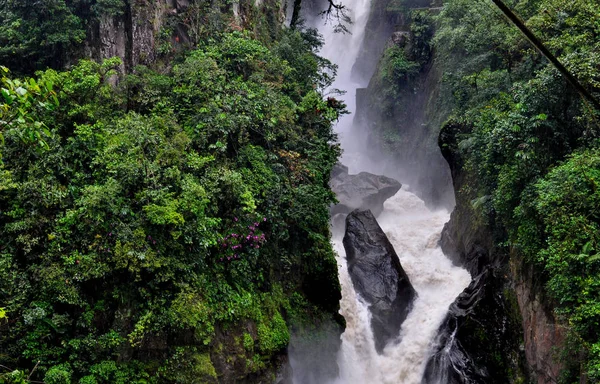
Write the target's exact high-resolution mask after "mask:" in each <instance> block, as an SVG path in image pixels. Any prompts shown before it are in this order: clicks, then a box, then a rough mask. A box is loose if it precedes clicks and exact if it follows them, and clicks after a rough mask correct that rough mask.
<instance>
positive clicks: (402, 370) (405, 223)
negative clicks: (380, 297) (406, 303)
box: [334, 190, 471, 384]
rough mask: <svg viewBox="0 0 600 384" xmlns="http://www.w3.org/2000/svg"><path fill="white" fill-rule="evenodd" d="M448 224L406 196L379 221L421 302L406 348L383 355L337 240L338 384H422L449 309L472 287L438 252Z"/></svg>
mask: <svg viewBox="0 0 600 384" xmlns="http://www.w3.org/2000/svg"><path fill="white" fill-rule="evenodd" d="M448 218H449V214H448V212H446V211H438V212H431V211H429V210H428V209H427V207H425V204H424V203H423V201H421V200H420V199H419V198H418V197H417V196H415V195H414V194H412V193H410V192H406V191H403V190H400V191H399V192H398V193H397V194H396V195H395V196H394V197H392V198H390V199H389V200H388V201H386V202H385V204H384V211H383V213H382V214H381V216H380V217H379V218H378V219H377V221H378V222H379V225H380V226H381V228H382V229H383V230H384V231H385V233H386V235H387V237H388V239H389V240H390V242H391V243H392V245H393V246H394V249H395V250H396V253H397V254H398V257H399V258H400V263H401V264H402V266H403V268H404V270H405V271H406V274H407V275H408V277H409V279H410V281H411V283H412V284H413V286H414V288H415V290H416V291H417V293H418V297H417V299H416V300H415V302H414V306H413V308H412V310H411V312H410V313H409V315H408V317H407V318H406V320H405V321H404V323H403V324H402V329H401V331H400V335H399V338H400V342H399V343H390V344H388V345H387V346H386V348H385V349H384V351H383V353H382V354H381V355H379V354H377V352H376V351H375V345H374V342H373V335H372V332H371V328H370V324H369V311H368V308H367V305H366V304H365V303H364V302H362V301H361V299H360V298H359V297H357V295H356V293H355V292H354V288H353V287H352V282H351V280H350V277H349V275H348V270H347V267H346V262H345V252H344V247H343V246H342V244H341V238H339V237H338V238H335V239H334V246H335V249H336V251H337V252H338V255H339V256H338V263H339V274H340V283H341V284H342V301H341V303H340V304H341V313H342V315H343V316H344V317H345V318H346V322H347V324H346V331H345V332H344V333H343V334H342V348H341V351H340V355H339V357H338V365H339V368H340V377H339V378H338V380H336V381H335V382H334V383H335V384H365V383H369V384H379V383H381V384H388V383H389V384H392V383H393V384H397V383H402V384H420V383H421V380H422V377H423V373H424V370H425V365H426V363H427V360H428V358H429V356H430V354H431V352H432V349H433V347H434V345H433V341H434V339H435V336H436V335H437V331H438V329H439V327H440V325H441V324H442V321H443V320H444V318H445V316H446V313H447V311H448V307H449V306H450V304H451V303H452V302H453V301H454V299H455V298H456V297H457V296H458V295H459V294H460V293H461V292H462V291H463V289H465V288H466V287H467V286H468V285H469V283H470V281H471V276H470V275H469V273H468V272H467V271H466V270H464V269H462V268H458V267H455V266H453V265H452V263H451V262H450V260H448V258H447V257H446V256H445V255H444V254H443V253H442V251H441V249H440V248H439V246H438V241H439V237H440V233H441V231H442V228H443V226H444V223H445V222H446V221H448Z"/></svg>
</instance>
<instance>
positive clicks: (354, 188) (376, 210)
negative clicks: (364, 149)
mask: <svg viewBox="0 0 600 384" xmlns="http://www.w3.org/2000/svg"><path fill="white" fill-rule="evenodd" d="M334 170H335V169H334ZM329 185H330V186H331V189H332V190H333V192H335V194H336V196H337V198H338V200H339V204H336V205H335V206H333V208H332V209H331V215H332V216H335V215H337V214H338V213H344V214H347V213H350V212H352V211H353V210H355V209H362V210H365V209H368V210H370V211H371V212H372V213H373V215H375V216H379V215H380V214H381V212H382V211H383V203H384V202H385V201H386V200H387V199H389V198H390V197H392V196H394V195H395V194H396V192H398V191H399V190H400V187H402V184H400V182H399V181H397V180H394V179H392V178H390V177H386V176H380V175H374V174H372V173H368V172H361V173H359V174H357V175H350V174H348V169H347V168H346V169H344V168H343V166H340V167H338V168H337V170H335V176H334V174H333V173H332V178H331V181H330V182H329Z"/></svg>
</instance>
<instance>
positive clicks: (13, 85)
mask: <svg viewBox="0 0 600 384" xmlns="http://www.w3.org/2000/svg"><path fill="white" fill-rule="evenodd" d="M0 72H2V77H1V78H0V87H1V88H0V93H2V100H0V142H2V141H3V133H4V132H7V131H11V132H7V134H14V135H17V136H19V137H21V140H23V142H25V143H28V144H31V145H33V146H36V147H37V148H40V149H47V148H48V144H47V143H46V138H47V137H49V136H50V131H49V130H48V128H47V126H46V124H44V122H43V121H42V118H43V117H44V114H45V113H46V112H47V111H52V110H54V109H55V108H57V107H58V104H59V102H58V99H57V97H56V93H55V92H54V90H53V86H54V84H53V82H52V80H50V79H44V78H42V79H38V80H37V81H36V79H34V78H26V79H23V80H20V79H11V78H9V77H7V75H8V74H9V70H8V68H6V67H2V66H0ZM1 160H2V158H1V153H0V161H1Z"/></svg>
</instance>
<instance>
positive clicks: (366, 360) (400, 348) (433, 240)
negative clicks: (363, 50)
mask: <svg viewBox="0 0 600 384" xmlns="http://www.w3.org/2000/svg"><path fill="white" fill-rule="evenodd" d="M343 3H344V5H345V6H346V7H347V9H348V11H349V16H350V17H351V19H352V20H353V24H352V25H350V27H349V29H350V31H351V34H342V33H335V32H334V28H333V26H332V24H331V23H326V22H325V21H324V20H322V19H319V20H317V21H316V22H314V24H313V26H314V27H317V28H318V29H319V31H320V32H321V34H323V36H324V39H325V46H324V47H323V50H322V51H321V53H320V54H321V55H322V56H324V57H325V58H327V59H329V60H330V61H332V62H333V63H334V64H337V65H338V66H339V68H338V74H337V78H336V81H335V83H334V84H333V86H332V88H337V89H341V90H345V91H346V92H347V93H346V94H345V95H342V96H340V97H339V98H340V99H342V100H343V101H344V102H345V103H346V105H347V109H348V110H349V111H350V112H351V114H350V115H346V116H343V117H342V118H341V119H340V121H339V122H338V124H337V126H336V131H337V133H338V135H339V138H340V143H341V146H342V149H343V151H344V153H343V156H342V159H341V162H342V163H343V164H344V165H346V166H348V167H349V171H350V173H357V172H361V171H368V172H372V173H376V174H382V173H384V172H385V169H389V167H385V166H384V165H383V164H381V163H376V162H372V161H370V157H369V156H368V154H367V153H366V151H365V144H364V143H365V137H366V136H365V134H364V133H363V132H364V131H365V130H364V129H361V127H356V126H354V125H353V115H352V113H353V112H354V111H355V109H356V105H355V94H356V89H357V88H364V87H365V86H366V85H367V84H368V79H356V78H352V75H351V73H352V66H353V64H354V62H355V61H356V58H357V55H358V53H359V50H360V47H361V45H362V42H363V38H364V31H365V26H366V23H367V19H368V14H369V7H370V0H344V2H343ZM388 166H389V164H388ZM390 176H393V175H390ZM400 181H402V180H400ZM408 190H409V187H408V186H403V187H402V189H401V190H400V191H399V192H398V193H397V194H396V195H395V196H393V197H392V198H390V199H388V200H387V201H386V202H385V204H384V211H383V213H382V214H381V215H380V216H379V218H378V219H377V220H378V222H379V224H380V226H381V228H382V229H383V230H384V232H385V233H386V235H387V237H388V239H389V240H390V242H391V243H392V245H393V246H394V249H395V250H396V253H397V254H398V257H399V259H400V262H401V264H402V266H403V268H404V269H405V271H406V273H407V275H408V276H409V278H410V281H411V283H412V284H413V286H414V288H415V289H416V291H417V293H418V297H417V299H416V300H415V302H414V306H413V309H412V311H411V312H410V314H409V315H408V317H407V318H406V320H405V321H404V323H403V325H402V328H401V331H400V334H399V335H398V338H397V340H396V342H391V343H389V344H388V345H387V346H386V348H385V349H384V350H383V353H382V354H378V353H377V352H376V350H375V345H374V339H373V333H372V330H371V326H370V314H369V310H368V306H367V305H366V304H365V302H364V301H362V299H361V298H360V297H359V295H357V293H356V292H355V291H354V288H353V286H352V281H351V279H350V276H349V274H348V269H347V265H346V259H345V251H344V247H343V245H342V236H343V230H342V231H340V230H338V231H334V234H335V235H334V238H333V245H334V248H335V250H336V252H337V254H338V265H339V279H340V283H341V286H342V300H341V303H340V306H341V310H340V312H341V314H342V315H343V316H344V318H345V319H346V330H345V332H344V333H343V334H342V344H341V349H340V351H339V355H338V359H337V362H338V367H339V377H338V378H337V379H335V380H334V381H329V382H328V383H327V384H388V383H389V384H392V383H393V384H398V383H401V384H421V382H422V380H423V374H424V371H425V367H426V364H427V361H428V358H429V357H430V356H431V355H432V353H433V350H434V347H435V345H434V344H435V340H436V336H437V334H438V330H439V328H440V326H441V325H442V323H443V321H444V319H445V317H446V315H447V313H448V307H449V306H450V304H452V302H453V301H454V300H455V299H456V297H457V296H458V295H459V294H460V293H461V292H462V291H463V290H464V289H465V288H466V287H467V286H468V285H469V283H470V281H471V276H470V275H469V273H468V272H467V271H466V270H464V269H462V268H459V267H456V266H453V265H452V263H451V261H450V260H449V259H448V258H447V257H446V256H445V255H444V254H443V252H442V251H441V249H440V247H439V245H438V242H439V239H440V236H441V232H442V228H443V226H444V224H445V223H446V222H447V221H448V220H449V212H447V211H445V210H439V211H430V210H429V209H428V208H427V207H426V206H425V204H424V202H423V201H422V200H420V199H419V198H418V197H417V196H416V195H414V194H412V193H410V192H409V191H408ZM298 368H300V369H302V367H296V368H294V369H298ZM305 368H307V369H310V367H305ZM295 382H296V383H298V382H299V381H295ZM321 382H323V383H324V381H321ZM440 384H445V383H440Z"/></svg>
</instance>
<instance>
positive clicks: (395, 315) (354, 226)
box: [343, 210, 417, 353]
mask: <svg viewBox="0 0 600 384" xmlns="http://www.w3.org/2000/svg"><path fill="white" fill-rule="evenodd" d="M343 243H344V248H345V250H346V258H347V260H348V272H349V273H350V277H351V279H352V284H353V285H354V289H355V290H356V292H357V293H358V294H359V295H360V296H361V297H362V298H363V299H364V300H365V301H366V302H367V303H369V304H370V307H369V310H370V311H371V314H372V320H371V326H372V328H373V336H374V339H375V348H376V349H377V351H378V352H379V353H381V351H382V350H383V348H384V347H385V345H386V344H387V343H388V342H389V341H391V340H393V339H394V338H396V337H397V336H398V334H399V332H400V326H401V325H402V323H403V322H404V320H405V319H406V316H407V315H408V313H409V311H410V309H411V308H412V304H413V302H414V299H415V297H416V296H417V293H416V291H415V289H414V288H413V286H412V285H411V283H410V281H409V279H408V276H407V275H406V272H404V269H402V265H400V260H399V259H398V255H396V251H394V247H393V246H392V244H391V243H390V242H389V240H388V238H387V237H386V235H385V233H384V232H383V230H382V229H381V227H379V224H378V223H377V220H375V216H373V214H372V213H371V211H368V210H355V211H353V212H351V213H350V214H349V215H348V216H347V217H346V233H345V235H344V240H343Z"/></svg>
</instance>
